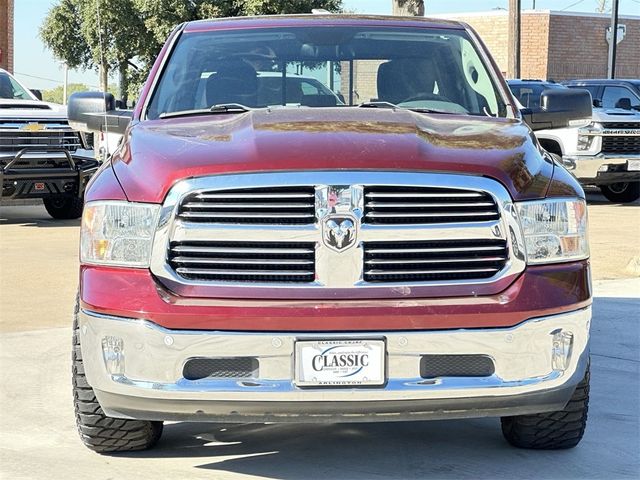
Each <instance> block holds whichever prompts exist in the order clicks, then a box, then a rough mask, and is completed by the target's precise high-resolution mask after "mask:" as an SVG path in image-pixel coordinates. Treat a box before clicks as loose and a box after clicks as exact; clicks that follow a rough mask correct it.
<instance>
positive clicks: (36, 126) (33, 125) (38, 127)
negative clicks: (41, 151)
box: [20, 122, 46, 132]
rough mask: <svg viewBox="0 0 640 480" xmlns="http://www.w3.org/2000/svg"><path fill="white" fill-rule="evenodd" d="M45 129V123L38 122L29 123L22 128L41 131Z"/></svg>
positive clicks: (27, 130)
mask: <svg viewBox="0 0 640 480" xmlns="http://www.w3.org/2000/svg"><path fill="white" fill-rule="evenodd" d="M45 129H46V127H45V126H44V125H42V124H40V123H37V122H36V123H27V124H26V125H25V126H23V127H22V128H21V129H20V130H23V131H26V132H40V131H42V130H45Z"/></svg>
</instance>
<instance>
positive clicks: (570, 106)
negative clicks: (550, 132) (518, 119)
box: [521, 88, 591, 130]
mask: <svg viewBox="0 0 640 480" xmlns="http://www.w3.org/2000/svg"><path fill="white" fill-rule="evenodd" d="M521 112H522V117H523V119H524V121H525V122H527V124H528V125H529V127H531V130H545V129H552V128H566V127H581V126H585V125H588V124H589V122H590V121H591V94H590V93H589V92H588V91H587V90H579V89H574V88H571V89H556V88H553V89H552V88H550V89H547V90H544V91H543V92H542V94H541V95H540V108H539V109H536V110H532V109H530V108H525V109H523V110H521Z"/></svg>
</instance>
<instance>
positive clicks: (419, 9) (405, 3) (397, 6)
mask: <svg viewBox="0 0 640 480" xmlns="http://www.w3.org/2000/svg"><path fill="white" fill-rule="evenodd" d="M392 2H393V4H392V6H393V14H394V15H412V16H418V17H423V16H424V0H392Z"/></svg>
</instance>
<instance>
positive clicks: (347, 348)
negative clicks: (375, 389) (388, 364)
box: [295, 340, 385, 387]
mask: <svg viewBox="0 0 640 480" xmlns="http://www.w3.org/2000/svg"><path fill="white" fill-rule="evenodd" d="M295 371H296V378H295V382H296V385H298V386H303V387H310V386H329V385H333V386H340V385H342V386H358V385H362V386H364V385H383V384H384V382H385V343H384V340H316V341H311V340H309V341H307V340H304V341H298V342H296V349H295Z"/></svg>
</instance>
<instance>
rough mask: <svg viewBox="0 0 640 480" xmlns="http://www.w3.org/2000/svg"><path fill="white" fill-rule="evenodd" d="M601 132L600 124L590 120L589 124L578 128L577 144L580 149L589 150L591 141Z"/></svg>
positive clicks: (591, 144)
mask: <svg viewBox="0 0 640 480" xmlns="http://www.w3.org/2000/svg"><path fill="white" fill-rule="evenodd" d="M601 133H602V125H600V124H599V123H596V122H592V123H591V125H589V126H588V127H584V128H579V129H578V145H577V148H578V150H580V151H585V150H590V149H591V147H592V146H593V142H594V141H595V139H596V138H598V136H599V135H600V134H601Z"/></svg>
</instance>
